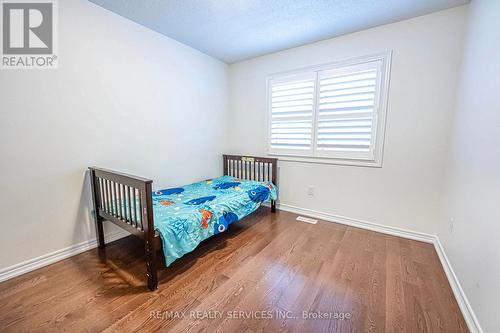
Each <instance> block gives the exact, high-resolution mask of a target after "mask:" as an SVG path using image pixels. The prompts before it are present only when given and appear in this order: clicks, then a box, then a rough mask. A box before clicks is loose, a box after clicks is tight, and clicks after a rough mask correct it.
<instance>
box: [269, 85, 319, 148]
mask: <svg viewBox="0 0 500 333" xmlns="http://www.w3.org/2000/svg"><path fill="white" fill-rule="evenodd" d="M315 83H316V80H315V76H313V75H307V76H301V77H293V78H289V79H286V80H279V81H271V82H270V84H271V86H270V88H271V89H270V95H271V96H270V103H271V105H270V108H271V115H270V116H271V122H270V123H271V124H270V126H271V128H270V150H271V151H273V150H276V151H280V152H285V153H286V152H289V153H291V154H294V153H300V154H304V153H308V152H310V151H312V143H313V140H312V137H313V112H314V95H315Z"/></svg>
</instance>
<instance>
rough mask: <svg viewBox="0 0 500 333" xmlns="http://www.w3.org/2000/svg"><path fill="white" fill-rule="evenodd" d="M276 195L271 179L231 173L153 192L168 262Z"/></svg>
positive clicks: (155, 221)
mask: <svg viewBox="0 0 500 333" xmlns="http://www.w3.org/2000/svg"><path fill="white" fill-rule="evenodd" d="M276 197H277V189H276V187H275V186H274V185H273V184H272V183H269V182H257V181H251V180H241V179H237V178H234V177H231V176H223V177H219V178H215V179H211V180H205V181H201V182H198V183H194V184H190V185H186V186H183V187H177V188H170V189H164V190H159V191H156V192H154V193H153V213H154V214H153V215H154V223H155V227H156V229H157V230H158V231H159V233H160V236H161V239H162V244H163V252H164V255H165V263H166V265H167V266H169V265H170V264H172V262H174V261H175V260H176V259H178V258H180V257H182V256H183V255H184V254H186V253H188V252H191V251H193V250H194V249H195V248H196V247H197V246H198V244H200V243H201V242H202V241H203V240H205V239H207V238H209V237H210V236H212V235H215V234H218V233H221V232H224V231H226V230H227V228H228V226H229V225H230V224H232V223H234V222H236V221H238V220H241V219H242V218H243V217H245V216H247V215H248V214H250V213H252V212H254V211H255V210H256V209H257V208H259V207H260V205H261V204H262V203H263V202H266V201H269V200H271V199H272V200H275V199H276Z"/></svg>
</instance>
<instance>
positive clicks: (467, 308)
mask: <svg viewBox="0 0 500 333" xmlns="http://www.w3.org/2000/svg"><path fill="white" fill-rule="evenodd" d="M434 247H435V248H436V252H437V254H438V256H439V260H440V261H441V265H442V266H443V269H444V272H445V273H446V277H447V278H448V281H449V282H450V286H451V289H452V290H453V294H454V295H455V299H456V300H457V303H458V306H459V307H460V310H461V311H462V314H463V316H464V319H465V322H466V323H467V326H468V327H469V331H471V332H472V333H476V332H477V333H482V332H483V329H482V328H481V325H480V324H479V320H478V319H477V317H476V314H475V313H474V310H472V306H471V305H470V303H469V300H468V299H467V296H466V295H465V292H464V290H463V289H462V286H461V285H460V281H458V278H457V275H456V274H455V272H454V271H453V267H452V266H451V263H450V260H449V259H448V257H447V256H446V252H445V251H444V248H443V245H442V244H441V242H440V241H439V237H437V236H436V237H435V240H434Z"/></svg>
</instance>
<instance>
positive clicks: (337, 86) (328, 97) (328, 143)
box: [316, 61, 381, 158]
mask: <svg viewBox="0 0 500 333" xmlns="http://www.w3.org/2000/svg"><path fill="white" fill-rule="evenodd" d="M380 66H381V61H374V62H369V63H364V64H360V65H354V66H347V67H343V68H337V69H331V70H325V71H320V72H319V73H318V80H319V96H318V109H317V118H316V152H317V154H316V155H317V156H324V157H331V156H333V157H344V158H373V148H374V139H375V138H376V136H375V134H376V133H375V132H376V126H375V123H376V113H377V108H378V101H379V97H378V94H379V91H380V89H379V85H380Z"/></svg>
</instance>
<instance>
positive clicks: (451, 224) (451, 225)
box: [450, 217, 455, 234]
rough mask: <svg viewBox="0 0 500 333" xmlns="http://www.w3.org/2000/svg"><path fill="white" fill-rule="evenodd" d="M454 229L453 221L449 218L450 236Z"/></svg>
mask: <svg viewBox="0 0 500 333" xmlns="http://www.w3.org/2000/svg"><path fill="white" fill-rule="evenodd" d="M454 228H455V219H454V218H453V217H450V234H452V233H453V229H454Z"/></svg>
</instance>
